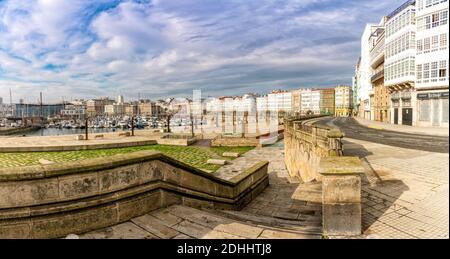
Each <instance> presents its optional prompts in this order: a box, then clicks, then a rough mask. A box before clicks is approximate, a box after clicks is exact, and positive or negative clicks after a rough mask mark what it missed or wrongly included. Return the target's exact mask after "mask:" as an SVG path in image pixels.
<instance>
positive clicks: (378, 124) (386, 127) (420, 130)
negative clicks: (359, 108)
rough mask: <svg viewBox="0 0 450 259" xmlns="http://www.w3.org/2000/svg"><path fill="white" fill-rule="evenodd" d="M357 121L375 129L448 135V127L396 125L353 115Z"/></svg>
mask: <svg viewBox="0 0 450 259" xmlns="http://www.w3.org/2000/svg"><path fill="white" fill-rule="evenodd" d="M354 119H355V120H356V121H358V123H360V124H361V125H364V126H366V127H371V128H375V129H384V130H391V131H399V132H403V133H412V134H425V135H432V136H448V135H449V134H448V128H438V127H417V126H407V125H397V124H390V123H385V122H379V121H371V120H367V119H363V118H359V117H354Z"/></svg>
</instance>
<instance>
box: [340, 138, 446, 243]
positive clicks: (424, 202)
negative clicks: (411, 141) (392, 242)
mask: <svg viewBox="0 0 450 259" xmlns="http://www.w3.org/2000/svg"><path fill="white" fill-rule="evenodd" d="M344 154H345V155H356V156H359V157H361V159H362V160H363V162H364V165H365V167H366V177H365V178H364V179H363V180H364V184H363V187H362V203H363V204H362V205H363V229H364V230H365V233H364V235H365V236H369V237H378V238H448V227H449V225H448V217H449V215H448V211H449V202H448V201H449V187H448V178H449V169H448V166H449V165H448V163H449V155H448V153H447V154H445V153H432V152H427V151H420V150H412V149H404V148H398V147H391V146H386V145H382V144H377V143H371V142H367V141H361V140H355V139H346V140H345V142H344Z"/></svg>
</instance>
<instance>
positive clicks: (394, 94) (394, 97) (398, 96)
mask: <svg viewBox="0 0 450 259" xmlns="http://www.w3.org/2000/svg"><path fill="white" fill-rule="evenodd" d="M399 99H400V93H399V92H395V93H392V94H391V100H393V101H394V100H399Z"/></svg>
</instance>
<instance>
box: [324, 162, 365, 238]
mask: <svg viewBox="0 0 450 259" xmlns="http://www.w3.org/2000/svg"><path fill="white" fill-rule="evenodd" d="M319 173H320V174H321V176H322V217H323V218H322V220H323V221H322V225H323V233H324V234H325V235H330V236H355V235H361V174H364V167H363V166H362V162H361V160H360V159H359V158H358V157H345V156H340V157H325V158H322V159H321V161H320V165H319Z"/></svg>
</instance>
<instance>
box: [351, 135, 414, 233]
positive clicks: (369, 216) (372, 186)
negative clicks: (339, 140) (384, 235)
mask: <svg viewBox="0 0 450 259" xmlns="http://www.w3.org/2000/svg"><path fill="white" fill-rule="evenodd" d="M343 145H344V155H345V156H357V157H359V158H360V159H361V161H362V163H363V166H364V168H365V174H364V176H363V177H362V179H361V180H362V190H361V195H362V197H361V203H362V204H361V205H362V230H363V233H364V232H365V231H366V230H368V229H369V228H370V226H372V225H373V224H374V223H375V222H376V221H377V220H379V218H380V217H381V216H382V215H387V214H389V213H393V212H394V211H398V210H400V209H401V208H399V206H396V204H395V202H396V200H397V199H399V197H400V196H401V195H402V194H403V193H404V192H405V191H408V190H409V187H408V186H407V185H405V183H404V182H403V181H401V180H398V179H386V177H384V178H385V179H383V176H388V175H389V176H391V174H390V173H389V172H384V171H380V170H377V169H375V168H374V167H373V166H372V165H371V164H370V162H369V160H368V159H367V157H368V156H370V155H373V153H372V152H370V151H368V150H367V149H366V148H365V147H364V146H362V145H360V144H357V143H354V142H351V141H348V140H343ZM366 234H368V233H366Z"/></svg>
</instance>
